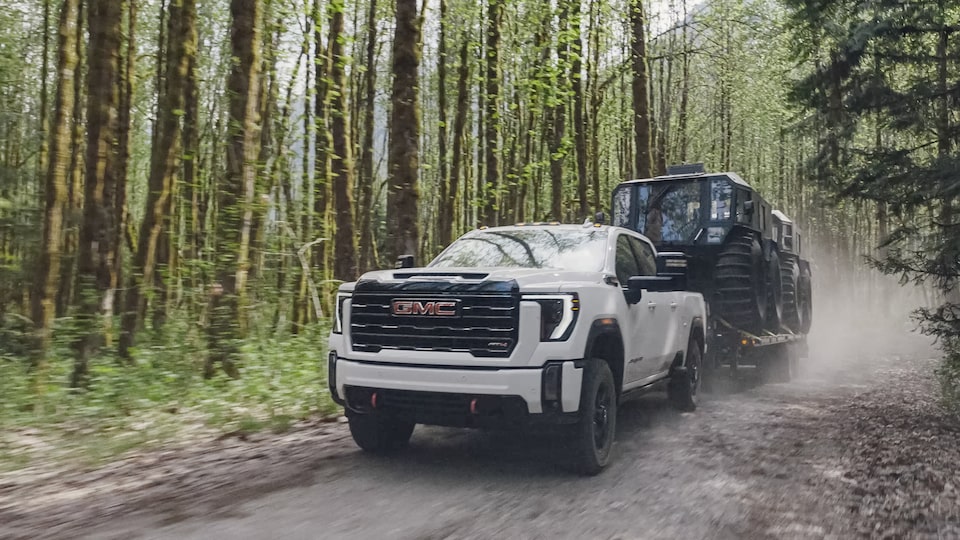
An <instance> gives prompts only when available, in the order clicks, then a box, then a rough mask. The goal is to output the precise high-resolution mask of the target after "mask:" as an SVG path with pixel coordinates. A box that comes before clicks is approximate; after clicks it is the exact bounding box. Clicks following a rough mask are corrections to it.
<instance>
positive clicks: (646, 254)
mask: <svg viewBox="0 0 960 540" xmlns="http://www.w3.org/2000/svg"><path fill="white" fill-rule="evenodd" d="M630 245H632V246H633V251H634V252H635V253H636V254H637V259H639V263H640V274H638V275H641V276H655V275H657V256H656V255H654V254H653V248H651V247H650V244H648V243H646V242H644V241H643V240H640V239H639V238H634V237H632V236H631V237H630Z"/></svg>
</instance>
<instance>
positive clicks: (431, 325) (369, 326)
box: [350, 292, 520, 358]
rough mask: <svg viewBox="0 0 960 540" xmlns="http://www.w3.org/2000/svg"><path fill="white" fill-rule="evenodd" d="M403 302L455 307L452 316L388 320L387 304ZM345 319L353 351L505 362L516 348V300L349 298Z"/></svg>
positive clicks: (488, 296)
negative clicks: (454, 354)
mask: <svg viewBox="0 0 960 540" xmlns="http://www.w3.org/2000/svg"><path fill="white" fill-rule="evenodd" d="M409 299H415V300H431V301H432V300H436V301H451V300H453V301H459V312H458V316H455V317H436V316H426V315H405V316H398V315H394V314H393V312H392V305H393V302H394V301H395V300H409ZM350 313H351V315H350V337H351V340H352V343H353V348H354V350H356V351H360V352H372V353H376V352H380V351H381V350H384V349H389V350H401V351H440V352H466V353H470V354H472V355H474V356H477V357H485V358H505V357H508V356H510V353H512V352H513V348H514V347H515V346H516V344H517V336H518V327H519V322H520V296H519V295H518V294H515V293H471V294H464V293H458V294H436V293H434V294H429V293H400V292H389V293H383V292H355V293H354V295H353V298H352V300H351V310H350Z"/></svg>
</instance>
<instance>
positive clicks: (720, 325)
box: [706, 318, 808, 382]
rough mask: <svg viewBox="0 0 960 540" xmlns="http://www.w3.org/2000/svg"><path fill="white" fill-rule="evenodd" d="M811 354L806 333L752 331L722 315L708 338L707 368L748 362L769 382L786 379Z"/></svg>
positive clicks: (788, 378) (729, 366)
mask: <svg viewBox="0 0 960 540" xmlns="http://www.w3.org/2000/svg"><path fill="white" fill-rule="evenodd" d="M807 354H808V347H807V336H806V334H797V333H792V332H784V333H779V334H775V333H773V332H764V333H763V334H761V335H756V334H752V333H750V332H747V331H745V330H742V329H739V328H736V327H734V326H733V325H731V324H730V323H728V322H727V321H725V320H724V319H722V318H717V319H716V320H715V321H713V324H712V325H711V331H710V337H709V338H708V342H707V359H706V360H707V363H708V370H710V369H711V368H712V369H714V370H715V369H718V368H729V369H731V370H733V371H736V370H737V369H739V368H740V367H744V366H749V367H753V368H756V369H759V370H761V371H763V372H764V373H765V374H766V375H768V376H767V377H766V378H768V379H769V380H770V382H787V381H789V380H790V379H791V378H792V377H793V376H794V375H795V374H796V373H797V371H798V367H799V361H800V359H801V358H805V357H806V356H807Z"/></svg>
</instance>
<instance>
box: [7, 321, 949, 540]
mask: <svg viewBox="0 0 960 540" xmlns="http://www.w3.org/2000/svg"><path fill="white" fill-rule="evenodd" d="M881 341H882V342H881ZM917 343H918V340H916V339H915V338H907V337H904V336H899V337H898V339H897V340H895V344H891V342H890V340H889V339H885V340H878V341H876V342H874V343H873V347H871V348H868V349H865V348H857V349H855V350H843V348H837V347H822V348H821V349H819V350H817V348H816V347H815V348H814V351H813V353H812V355H811V359H810V360H809V361H808V362H807V363H806V366H805V371H804V373H803V374H802V375H801V377H799V378H797V379H796V380H795V381H794V382H792V383H790V384H780V385H766V386H761V385H758V384H756V381H755V380H753V377H752V375H751V374H750V373H749V372H743V373H741V374H740V375H739V376H738V377H737V378H735V379H732V380H731V381H729V382H728V383H726V384H724V385H722V386H724V387H725V388H723V389H721V390H722V391H720V392H716V393H714V394H711V395H709V396H707V397H706V399H705V400H704V402H703V403H702V405H701V408H700V410H699V411H697V412H696V413H693V414H679V413H676V412H674V411H672V410H670V409H669V407H668V406H667V403H666V401H665V399H664V398H663V397H662V396H659V395H651V396H648V397H645V398H644V399H642V400H640V401H637V402H634V403H630V404H627V405H626V406H624V407H623V408H622V410H621V412H620V415H619V420H618V422H619V424H618V431H619V433H618V437H617V443H616V446H615V452H616V459H615V462H614V464H613V465H612V466H611V467H610V468H609V469H608V470H607V471H605V472H604V473H603V474H601V475H600V476H598V477H595V478H580V477H577V476H573V475H571V474H570V473H569V472H567V471H566V469H564V468H563V466H562V460H561V459H560V456H559V455H558V452H557V451H556V449H555V448H554V445H553V444H551V440H550V439H549V438H543V437H538V436H533V435H517V434H505V433H484V432H472V431H457V430H444V429H427V428H422V427H421V428H418V429H417V431H416V433H415V434H414V437H413V441H412V443H411V448H410V450H409V451H407V452H405V453H403V454H401V455H398V456H393V457H390V458H374V457H370V456H367V455H364V454H361V453H360V452H359V451H357V450H356V449H355V447H354V446H353V444H352V442H351V441H350V440H349V434H348V432H347V430H346V427H345V426H344V425H341V424H312V425H304V426H299V427H298V428H297V429H296V430H295V431H293V432H291V433H288V434H285V435H259V436H256V437H254V438H251V439H248V440H238V439H235V438H228V439H224V440H220V441H206V442H202V443H198V444H196V445H193V446H190V447H183V448H179V449H170V450H167V451H160V452H150V453H145V454H143V455H138V456H134V457H131V458H129V459H126V460H124V461H121V462H118V463H116V464H114V465H111V466H108V467H104V468H102V469H98V470H95V471H77V472H60V473H50V474H48V475H46V476H45V475H42V474H19V475H16V474H14V475H6V476H4V477H0V537H2V538H75V537H78V536H84V535H86V536H87V537H89V538H171V539H173V538H230V539H232V540H235V539H239V538H322V537H330V538H343V537H347V536H350V537H353V538H411V539H413V538H491V537H499V538H624V539H627V538H824V537H834V538H848V537H851V536H862V537H870V538H877V537H889V538H903V537H910V538H960V473H958V471H960V443H958V441H960V426H958V423H957V420H956V418H955V417H950V416H949V415H948V414H947V413H946V412H944V411H943V410H942V408H941V407H940V406H939V404H938V403H937V402H936V401H935V398H934V397H933V396H935V390H934V388H935V384H936V381H935V379H934V376H933V370H934V368H935V361H933V360H931V359H930V356H931V355H930V353H929V351H925V350H924V349H923V348H922V347H918V346H917Z"/></svg>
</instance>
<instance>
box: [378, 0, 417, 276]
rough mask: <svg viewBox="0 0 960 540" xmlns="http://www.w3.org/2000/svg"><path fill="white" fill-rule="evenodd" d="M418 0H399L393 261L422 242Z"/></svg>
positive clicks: (390, 223) (390, 212)
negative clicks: (420, 219) (420, 225)
mask: <svg viewBox="0 0 960 540" xmlns="http://www.w3.org/2000/svg"><path fill="white" fill-rule="evenodd" d="M421 28H422V19H421V17H420V16H418V15H417V2H416V0H397V2H396V33H395V35H394V41H393V89H392V91H391V96H390V97H391V99H390V102H391V103H392V104H393V110H392V112H391V116H390V148H389V151H388V154H389V155H388V167H389V191H388V193H387V199H388V200H387V235H388V240H387V245H386V255H387V260H389V261H391V262H392V261H394V260H396V258H397V257H398V256H400V255H416V254H417V249H418V247H419V245H420V228H419V210H420V209H419V200H420V192H419V187H418V185H417V184H418V181H419V174H420V91H419V87H420V82H419V81H420V75H419V69H420V49H421V46H422V42H421V39H422V37H421Z"/></svg>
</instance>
